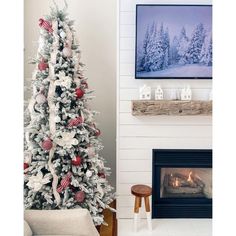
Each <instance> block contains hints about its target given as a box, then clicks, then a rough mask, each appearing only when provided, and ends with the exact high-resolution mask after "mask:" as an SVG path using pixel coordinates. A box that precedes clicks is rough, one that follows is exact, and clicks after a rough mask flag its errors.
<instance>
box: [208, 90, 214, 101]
mask: <svg viewBox="0 0 236 236" xmlns="http://www.w3.org/2000/svg"><path fill="white" fill-rule="evenodd" d="M212 98H213V97H212V89H211V91H210V93H209V101H212Z"/></svg>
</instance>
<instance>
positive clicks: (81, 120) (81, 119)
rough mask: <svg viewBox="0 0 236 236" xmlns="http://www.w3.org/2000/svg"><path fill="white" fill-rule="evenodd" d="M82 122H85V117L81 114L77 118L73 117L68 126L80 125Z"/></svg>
mask: <svg viewBox="0 0 236 236" xmlns="http://www.w3.org/2000/svg"><path fill="white" fill-rule="evenodd" d="M81 123H83V118H82V117H80V116H79V117H77V118H75V119H71V120H70V121H69V124H68V127H73V126H78V125H79V124H81Z"/></svg>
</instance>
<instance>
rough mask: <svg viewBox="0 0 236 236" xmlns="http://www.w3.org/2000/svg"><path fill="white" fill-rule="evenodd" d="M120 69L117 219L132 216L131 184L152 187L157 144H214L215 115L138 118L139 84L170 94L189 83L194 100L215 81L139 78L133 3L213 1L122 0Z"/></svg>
mask: <svg viewBox="0 0 236 236" xmlns="http://www.w3.org/2000/svg"><path fill="white" fill-rule="evenodd" d="M119 2H120V6H119V7H120V9H119V17H120V21H119V22H120V23H119V24H120V25H119V44H120V45H119V49H118V53H119V64H118V65H119V72H118V81H117V85H118V87H117V99H118V101H117V104H118V107H117V119H118V121H117V140H118V144H117V194H118V218H131V217H133V204H134V199H133V197H132V196H131V193H130V187H131V186H132V185H133V184H138V183H141V184H142V183H143V184H148V185H150V186H151V184H152V183H151V176H152V174H151V167H152V149H153V148H196V149H198V148H199V149H202V148H211V142H212V120H211V117H204V116H202V117H173V116H169V117H168V116H158V117H134V116H132V115H131V100H133V99H138V88H139V86H141V85H143V84H144V83H145V84H148V85H150V86H152V87H153V88H154V86H155V85H156V84H160V85H161V86H162V88H163V89H164V92H165V94H166V95H167V96H166V97H167V98H168V96H169V93H170V89H171V88H181V87H182V86H183V85H185V84H189V85H190V86H191V88H192V90H193V99H199V100H206V99H207V98H208V93H209V91H210V89H211V87H212V82H211V80H161V81H160V80H135V78H134V71H135V68H134V58H135V5H136V4H137V3H162V4H163V3H181V4H191V3H193V4H198V3H201V4H211V2H210V1H191V0H185V1H184V0H182V1H171V0H169V1H167V0H166V1H159V2H158V1H157V0H155V1H154V0H149V1H147V0H120V1H119Z"/></svg>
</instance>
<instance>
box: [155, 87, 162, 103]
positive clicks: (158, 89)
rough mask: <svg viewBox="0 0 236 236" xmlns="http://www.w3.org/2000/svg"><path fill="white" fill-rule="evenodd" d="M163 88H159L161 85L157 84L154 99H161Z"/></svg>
mask: <svg viewBox="0 0 236 236" xmlns="http://www.w3.org/2000/svg"><path fill="white" fill-rule="evenodd" d="M163 98H164V96H163V90H162V89H161V86H160V85H158V86H157V87H156V90H155V100H163Z"/></svg>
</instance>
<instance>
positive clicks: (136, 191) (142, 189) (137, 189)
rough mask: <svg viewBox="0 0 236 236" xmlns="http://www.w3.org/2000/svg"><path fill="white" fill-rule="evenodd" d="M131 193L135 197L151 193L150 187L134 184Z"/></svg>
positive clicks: (147, 195) (146, 195)
mask: <svg viewBox="0 0 236 236" xmlns="http://www.w3.org/2000/svg"><path fill="white" fill-rule="evenodd" d="M131 193H132V194H133V195H134V196H137V197H149V196H151V195H152V188H151V187H149V186H147V185H142V184H138V185H134V186H132V188H131Z"/></svg>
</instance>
